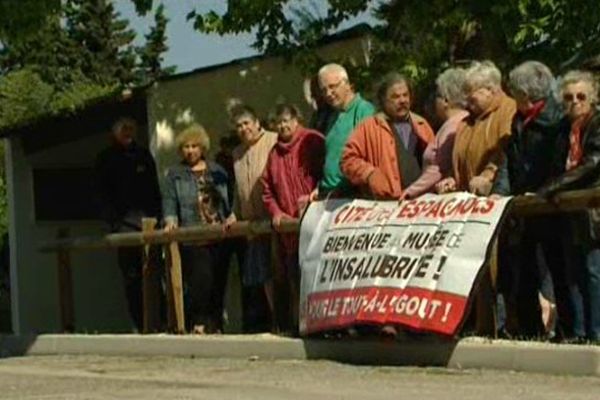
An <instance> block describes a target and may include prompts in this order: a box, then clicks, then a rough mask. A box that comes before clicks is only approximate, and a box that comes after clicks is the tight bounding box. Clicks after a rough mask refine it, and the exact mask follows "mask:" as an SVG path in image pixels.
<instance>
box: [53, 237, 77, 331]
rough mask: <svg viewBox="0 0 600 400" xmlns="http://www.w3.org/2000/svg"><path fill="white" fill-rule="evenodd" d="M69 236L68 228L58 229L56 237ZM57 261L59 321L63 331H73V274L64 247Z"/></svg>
mask: <svg viewBox="0 0 600 400" xmlns="http://www.w3.org/2000/svg"><path fill="white" fill-rule="evenodd" d="M68 236H69V230H68V228H60V229H59V230H58V239H59V240H61V239H66V238H67V237H68ZM56 256H57V261H58V264H57V266H58V271H57V272H58V295H59V304H60V321H61V325H62V330H63V333H70V332H74V331H75V308H74V304H73V276H72V274H71V255H70V253H69V250H67V249H66V248H60V249H59V250H58V251H57V253H56Z"/></svg>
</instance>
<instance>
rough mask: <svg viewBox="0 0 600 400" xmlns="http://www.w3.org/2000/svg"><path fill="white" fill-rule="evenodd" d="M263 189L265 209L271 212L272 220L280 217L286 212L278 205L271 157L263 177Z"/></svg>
mask: <svg viewBox="0 0 600 400" xmlns="http://www.w3.org/2000/svg"><path fill="white" fill-rule="evenodd" d="M261 180H262V187H263V195H262V199H263V203H264V204H265V208H266V209H267V211H268V212H269V215H271V217H272V218H276V217H280V216H281V215H282V214H285V212H284V211H283V210H282V209H281V207H279V204H278V203H277V195H276V194H275V190H274V189H275V185H274V183H273V171H272V164H271V157H269V161H268V162H267V166H266V168H265V171H264V172H263V175H262V178H261Z"/></svg>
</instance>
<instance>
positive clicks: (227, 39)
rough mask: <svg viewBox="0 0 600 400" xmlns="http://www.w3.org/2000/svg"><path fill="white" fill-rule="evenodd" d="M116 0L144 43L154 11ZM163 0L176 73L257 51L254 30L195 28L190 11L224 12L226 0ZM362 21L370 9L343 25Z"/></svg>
mask: <svg viewBox="0 0 600 400" xmlns="http://www.w3.org/2000/svg"><path fill="white" fill-rule="evenodd" d="M114 2H115V8H116V9H117V11H118V12H119V13H120V14H121V16H122V17H124V18H127V19H128V20H129V21H130V25H131V27H132V28H133V29H135V31H136V32H137V34H138V36H137V41H138V43H140V44H141V43H143V41H144V37H143V35H144V34H145V33H147V32H148V30H149V28H150V26H152V24H153V22H154V21H153V14H152V13H149V14H148V15H147V16H145V17H139V16H138V15H137V14H136V12H135V8H134V6H133V2H131V1H130V0H115V1H114ZM162 2H163V3H164V5H165V10H166V15H167V17H168V18H169V19H170V21H169V24H168V26H167V38H168V46H169V50H168V52H167V53H166V55H165V63H164V66H171V65H175V66H176V67H177V72H176V73H182V72H187V71H191V70H194V69H196V68H201V67H205V66H210V65H216V64H222V63H226V62H228V61H231V60H235V59H238V58H243V57H249V56H252V55H254V54H256V53H257V51H256V50H255V49H253V48H252V47H250V45H251V44H252V42H253V41H254V35H253V34H252V33H248V34H240V35H227V36H223V37H221V36H219V35H206V34H202V33H200V32H198V31H195V30H194V28H193V26H192V22H191V21H187V20H186V15H187V14H188V12H190V11H191V10H193V9H196V11H197V12H199V13H202V12H207V11H210V10H215V11H217V12H218V13H224V12H225V11H226V8H227V1H226V0H168V1H167V0H164V1H162ZM154 3H155V7H156V6H157V5H158V4H160V3H161V1H159V0H154ZM294 3H307V4H311V3H314V4H315V5H316V7H317V8H318V10H319V11H320V12H323V11H325V10H326V4H327V2H326V1H324V0H314V1H313V2H309V1H306V0H304V1H302V0H297V1H294ZM373 3H376V2H373ZM362 22H367V23H371V24H374V23H375V19H374V18H373V17H372V16H371V11H370V10H369V11H367V12H365V13H363V14H361V15H359V16H357V17H356V18H353V19H351V20H348V21H346V22H344V24H343V25H342V26H341V27H340V29H346V28H348V27H351V26H353V25H355V24H358V23H362Z"/></svg>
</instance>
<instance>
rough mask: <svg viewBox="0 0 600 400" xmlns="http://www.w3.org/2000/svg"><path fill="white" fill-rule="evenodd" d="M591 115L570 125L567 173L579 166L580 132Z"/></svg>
mask: <svg viewBox="0 0 600 400" xmlns="http://www.w3.org/2000/svg"><path fill="white" fill-rule="evenodd" d="M591 116H592V113H590V114H588V115H586V116H584V117H581V118H578V119H576V120H575V121H573V123H572V124H571V133H570V134H569V157H567V165H566V168H567V171H569V170H571V169H573V168H575V167H577V166H579V165H580V164H581V161H582V160H583V146H582V143H581V139H582V137H581V132H582V131H583V128H584V127H585V125H586V124H587V122H588V121H589V120H590V117H591Z"/></svg>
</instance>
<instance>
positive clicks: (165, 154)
mask: <svg viewBox="0 0 600 400" xmlns="http://www.w3.org/2000/svg"><path fill="white" fill-rule="evenodd" d="M366 40H367V39H366V38H356V39H349V40H344V41H338V42H335V43H332V44H329V45H327V46H325V47H323V48H322V49H321V50H320V53H321V55H322V56H323V57H324V58H326V59H327V58H331V59H334V58H338V57H349V58H350V59H351V60H352V62H353V63H356V64H362V63H365V62H366V60H365V57H364V47H365V43H366ZM305 78H306V77H305V76H303V74H302V73H301V72H300V71H299V70H298V69H297V68H295V67H293V66H291V65H288V64H286V63H285V62H284V60H282V59H281V58H255V59H251V60H249V61H247V62H242V63H238V64H231V65H226V66H223V67H221V68H215V69H209V70H207V71H198V72H197V73H190V74H185V75H184V76H182V77H175V78H172V79H168V80H166V81H162V82H159V83H157V84H156V85H155V87H154V88H153V89H152V90H151V93H150V96H149V104H148V123H149V130H150V140H151V144H150V145H151V148H152V149H153V152H154V153H155V154H156V158H157V164H158V167H159V171H161V172H164V170H165V169H166V168H167V167H168V166H169V165H172V164H173V163H175V162H177V154H176V151H175V150H176V149H175V148H174V142H175V136H176V133H177V132H178V131H179V130H180V129H181V128H182V127H183V126H185V125H187V124H190V123H192V122H196V123H200V124H202V125H203V126H204V127H205V128H206V129H207V130H208V133H209V135H210V136H211V142H212V143H211V145H212V146H211V147H212V149H211V153H213V154H214V153H215V152H216V151H217V150H218V144H219V138H220V137H221V136H223V135H226V134H228V133H229V132H230V129H231V128H230V125H229V121H228V118H227V114H226V111H225V110H226V104H227V103H228V101H229V100H230V99H232V98H235V99H241V100H242V101H243V102H244V103H246V104H248V105H250V106H252V107H253V108H254V109H255V110H256V111H257V112H258V113H259V115H260V116H261V117H266V116H267V114H268V112H269V111H270V110H271V109H272V108H273V107H274V106H275V105H276V104H277V103H278V102H281V101H287V102H292V103H295V104H296V105H298V106H299V107H300V108H301V109H302V111H303V113H304V115H305V116H306V117H307V118H308V117H310V111H311V110H310V107H309V105H308V103H307V101H306V99H305V96H304V92H303V85H304V81H305Z"/></svg>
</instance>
